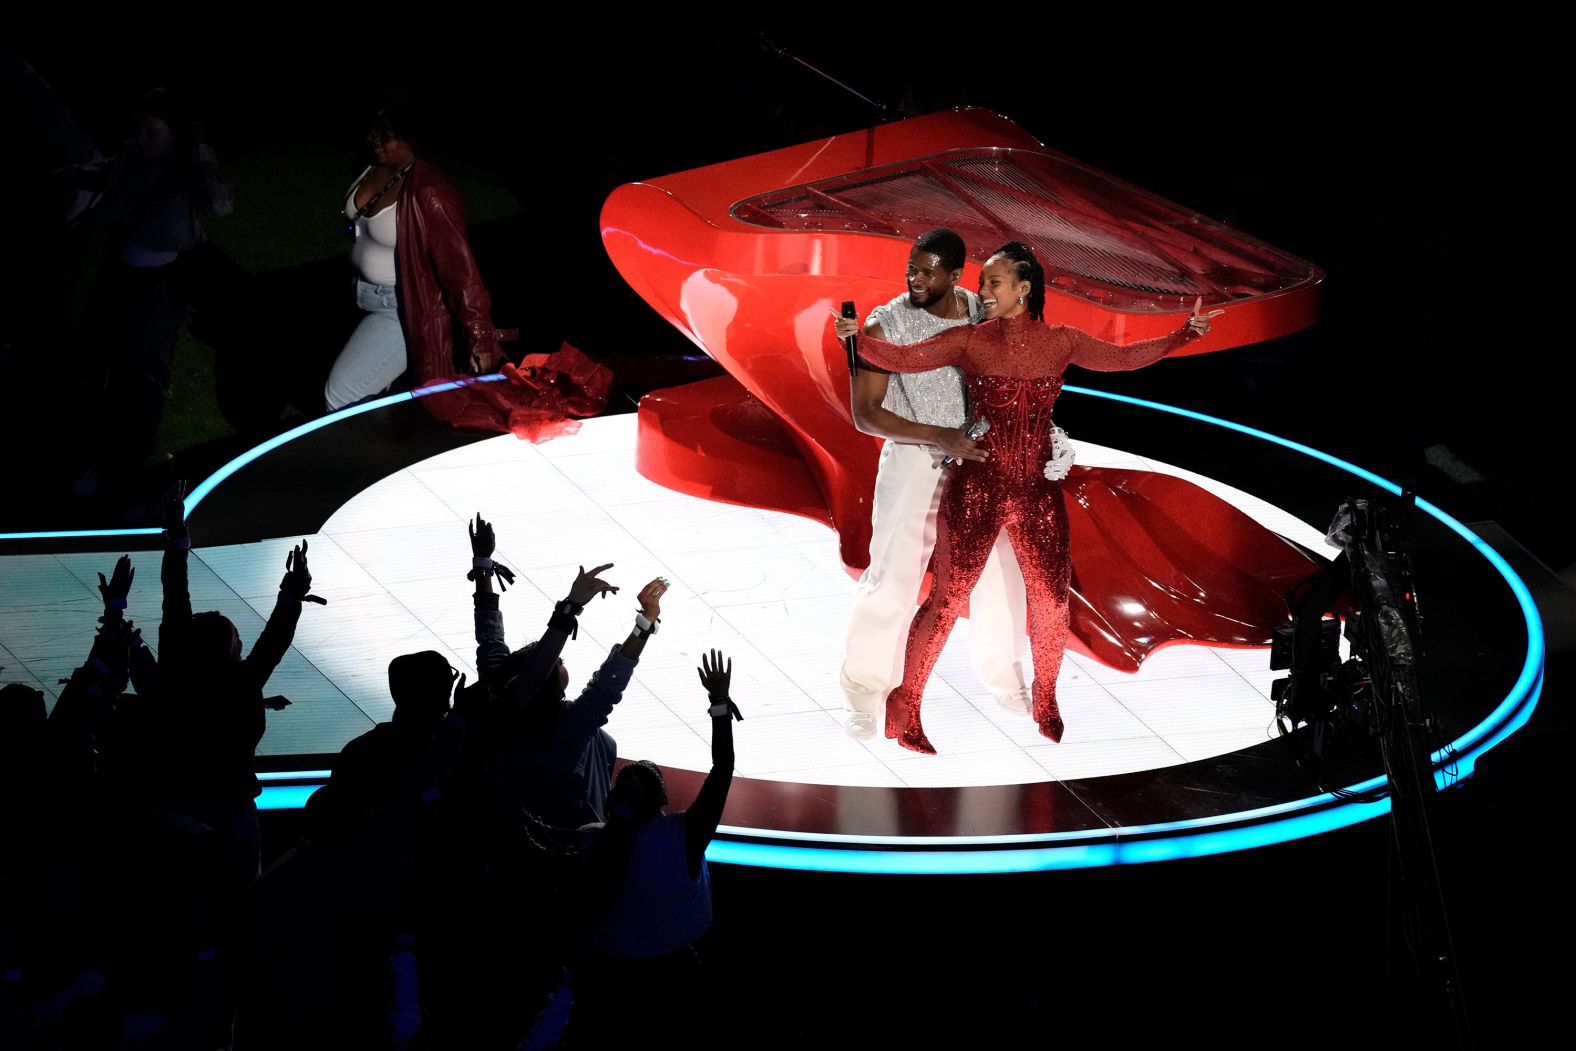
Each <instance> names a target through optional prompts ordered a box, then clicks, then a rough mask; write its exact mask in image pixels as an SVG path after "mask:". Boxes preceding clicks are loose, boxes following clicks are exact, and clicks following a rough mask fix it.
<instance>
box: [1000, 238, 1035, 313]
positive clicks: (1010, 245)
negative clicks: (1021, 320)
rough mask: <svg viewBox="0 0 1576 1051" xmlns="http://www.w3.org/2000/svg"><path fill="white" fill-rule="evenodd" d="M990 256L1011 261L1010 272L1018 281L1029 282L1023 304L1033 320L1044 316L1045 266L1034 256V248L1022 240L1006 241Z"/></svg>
mask: <svg viewBox="0 0 1576 1051" xmlns="http://www.w3.org/2000/svg"><path fill="white" fill-rule="evenodd" d="M991 254H992V256H993V257H994V256H998V255H999V256H1001V257H1002V258H1004V259H1006V260H1008V261H1009V262H1011V263H1012V273H1013V276H1014V277H1016V278H1017V279H1018V280H1019V281H1027V282H1029V299H1028V302H1026V303H1025V304H1024V306H1025V307H1026V308H1027V309H1028V311H1029V317H1030V318H1032V319H1033V320H1035V321H1041V320H1044V317H1045V268H1044V267H1043V266H1041V265H1040V261H1039V260H1038V259H1036V258H1035V257H1034V249H1032V248H1030V247H1029V246H1028V245H1026V244H1024V243H1023V242H1022V241H1008V242H1007V243H1006V244H1004V245H1002V246H1001V247H1000V248H998V249H996V251H995V252H993V253H991Z"/></svg>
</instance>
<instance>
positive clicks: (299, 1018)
mask: <svg viewBox="0 0 1576 1051" xmlns="http://www.w3.org/2000/svg"><path fill="white" fill-rule="evenodd" d="M183 495H184V493H183V487H182V486H180V485H177V486H175V487H174V488H172V490H171V491H170V493H169V494H168V496H167V497H166V502H165V530H164V536H165V544H164V554H163V565H162V570H161V579H162V584H163V593H164V602H163V611H162V620H161V622H160V624H159V629H158V640H157V646H156V647H152V646H149V645H148V644H147V642H146V641H145V640H144V639H143V638H142V633H141V630H140V629H139V628H137V627H136V626H135V625H134V622H133V618H134V616H136V615H139V614H141V612H142V611H138V610H133V609H129V608H128V606H127V599H128V595H129V594H130V592H131V585H132V581H133V579H134V576H135V573H136V568H135V567H134V566H133V564H132V560H131V559H130V558H129V557H122V558H120V560H119V561H118V562H116V564H115V565H114V567H113V568H112V570H111V571H110V574H109V576H108V577H105V576H104V575H103V574H102V573H101V574H99V591H100V592H101V594H102V595H103V600H104V605H103V613H102V616H101V617H100V618H99V628H98V631H97V634H96V636H95V638H94V640H93V643H92V648H91V651H90V652H89V653H88V654H86V656H85V660H84V661H83V663H82V665H81V666H80V667H79V668H77V670H76V671H75V672H73V673H72V675H71V676H70V678H69V679H66V680H62V687H61V690H60V694H59V699H58V700H57V701H56V703H55V705H54V707H53V709H51V710H47V711H46V704H45V698H44V695H43V693H42V692H40V691H38V690H36V689H33V688H32V687H30V686H25V685H21V684H13V685H9V686H6V687H5V688H4V690H3V693H0V777H3V778H4V781H5V784H4V789H5V792H4V804H3V810H0V813H3V827H0V836H3V840H0V843H3V846H0V857H3V859H4V860H3V861H0V881H3V882H0V890H3V893H4V896H5V909H4V912H3V920H0V964H3V966H4V969H5V979H4V988H3V997H4V999H3V1001H0V1047H18V1048H33V1047H38V1048H53V1047H73V1048H75V1047H83V1048H96V1047H104V1048H140V1047H146V1048H206V1049H212V1048H226V1047H233V1048H237V1049H248V1048H274V1047H281V1046H290V1047H292V1048H297V1049H299V1048H307V1047H319V1046H331V1047H341V1048H382V1047H390V1048H413V1047H423V1048H431V1047H454V1048H495V1047H496V1048H516V1047H555V1046H556V1047H601V1046H608V1045H609V1044H610V1043H611V1042H612V1041H614V1040H621V1039H639V1040H642V1041H645V1042H648V1043H649V1042H653V1041H655V1042H656V1043H658V1044H660V1045H663V1046H667V1045H684V1044H686V1043H687V1042H689V1041H691V1040H693V1039H694V1038H695V1034H696V1033H697V1032H698V1031H699V1030H700V1029H702V1028H703V1027H704V1020H705V1010H704V1003H705V1000H704V995H703V994H704V989H703V987H702V977H701V970H700V965H699V959H698V957H697V956H696V953H695V951H694V948H693V946H692V942H693V941H694V939H695V938H697V937H698V936H699V935H701V934H703V933H704V932H705V931H706V930H707V929H708V928H709V927H710V924H711V893H710V884H709V877H708V875H707V870H706V864H705V852H706V847H707V845H708V844H709V843H710V841H711V838H712V836H713V835H714V834H715V832H716V829H717V825H718V822H719V821H720V819H721V817H722V811H723V806H724V804H725V802H726V800H727V795H728V789H729V785H730V783H731V781H732V776H733V731H732V720H733V719H736V718H741V716H740V714H739V711H738V708H737V706H735V705H734V703H733V701H732V699H731V697H730V696H729V682H730V679H731V675H732V662H731V661H730V660H728V659H727V658H726V657H724V656H723V655H722V654H721V653H719V652H717V651H712V652H711V653H709V654H706V655H705V656H703V657H702V660H701V664H700V667H699V669H698V673H699V677H700V691H699V693H700V696H697V701H696V703H697V705H699V704H701V703H704V704H705V705H707V706H708V710H709V712H710V721H711V740H712V766H711V770H710V772H709V773H708V774H707V775H706V777H705V780H704V782H703V783H702V785H701V787H700V789H699V791H698V792H697V793H696V795H695V797H694V799H693V801H691V802H690V805H689V807H688V808H687V809H685V810H682V811H674V812H670V811H669V810H668V808H667V803H668V797H667V791H666V787H665V784H664V780H663V777H662V773H661V771H660V769H659V768H658V767H657V766H656V765H654V764H652V763H649V762H638V763H630V764H627V765H625V766H624V767H623V768H622V769H621V770H619V771H618V773H617V776H616V778H615V776H614V770H615V763H616V758H617V751H616V746H615V744H614V741H613V739H612V738H611V737H610V736H609V735H608V733H607V732H606V731H605V730H604V729H603V726H604V725H605V724H606V723H607V721H608V718H609V716H610V715H611V713H612V711H613V709H614V706H615V705H617V704H618V702H619V700H620V698H621V697H622V696H623V693H624V690H625V688H626V687H627V686H628V684H629V681H630V678H631V676H632V675H633V673H634V671H635V668H636V665H637V663H638V662H639V659H640V655H641V653H642V651H643V650H644V649H645V647H646V645H647V644H648V642H649V641H650V640H651V636H652V635H653V634H655V633H657V631H658V628H659V624H660V620H661V615H662V599H663V596H664V594H665V593H666V591H667V587H668V585H667V582H666V581H665V580H663V579H661V578H658V579H656V580H653V581H651V582H650V583H648V584H647V585H646V586H645V587H644V588H642V589H641V590H640V592H639V593H638V595H637V598H636V602H637V605H638V607H639V612H638V613H637V614H636V616H635V618H634V623H633V625H632V626H631V629H630V632H629V635H628V637H627V638H625V639H624V640H623V641H622V642H621V643H620V644H618V645H616V646H613V647H612V649H611V650H610V652H609V653H608V654H607V656H606V658H605V659H604V660H603V661H602V662H601V665H600V667H599V668H597V670H596V671H595V672H594V673H593V674H592V675H591V677H590V678H589V680H587V682H586V684H585V686H584V688H583V689H581V690H580V691H579V692H578V694H577V695H576V694H572V693H570V692H568V685H569V674H568V672H567V671H566V669H565V667H564V663H563V661H562V660H561V659H560V654H561V652H562V651H563V650H564V648H565V646H566V644H567V643H568V642H569V641H570V640H571V639H573V638H574V637H575V635H576V633H577V618H578V616H579V615H580V614H581V612H582V611H583V609H584V607H585V606H586V604H588V603H590V602H592V601H593V600H595V599H597V598H598V597H601V598H606V597H607V596H608V595H611V594H616V593H617V592H618V591H619V588H617V587H615V586H614V585H613V584H611V583H610V582H609V581H608V580H606V579H604V577H603V574H604V573H606V572H607V571H608V570H610V569H611V568H612V566H610V565H600V566H596V567H594V568H592V569H590V570H587V569H584V568H582V569H581V570H580V572H579V573H578V574H577V575H576V576H575V578H574V580H573V581H571V582H569V586H568V590H567V592H566V593H565V596H564V598H563V600H562V601H560V602H558V603H557V604H556V605H555V606H554V607H553V608H552V609H551V610H544V611H543V613H544V615H545V620H546V625H545V627H544V628H542V629H541V630H540V633H539V634H538V635H537V637H536V638H535V640H534V641H531V642H528V643H526V644H524V645H514V646H511V644H510V643H508V642H506V641H505V634H504V625H503V618H502V614H501V613H500V611H499V605H498V595H497V592H496V591H495V584H496V587H497V588H498V589H500V590H501V589H502V588H504V587H507V586H508V584H509V583H511V582H513V580H514V575H513V573H512V572H511V571H510V570H509V569H508V568H507V567H505V566H503V565H502V564H499V563H495V562H494V561H493V554H494V546H495V542H496V541H495V536H494V531H493V527H492V525H491V524H490V523H488V522H487V521H485V520H484V519H483V518H482V517H481V516H480V515H477V517H476V519H475V520H474V521H473V522H471V523H470V526H469V528H470V537H471V547H472V559H471V563H470V565H467V566H457V567H455V576H456V578H458V577H460V576H462V575H463V576H465V577H467V578H468V579H469V580H470V581H471V582H473V591H474V602H475V623H476V672H477V680H476V681H475V682H474V683H467V681H466V676H464V675H462V674H461V673H460V672H458V671H457V670H456V669H454V668H453V667H451V666H450V663H449V661H448V660H447V659H446V658H445V657H444V656H443V655H441V654H439V653H437V652H435V651H432V650H427V651H423V652H418V653H408V654H404V655H402V656H399V657H396V658H395V659H394V660H393V661H391V662H390V663H389V666H388V684H389V693H390V696H391V699H392V701H393V717H392V718H391V719H390V721H388V722H385V723H379V724H377V725H376V726H375V727H374V728H373V729H372V730H370V731H368V732H367V733H364V734H362V735H361V736H360V737H357V738H355V739H354V740H352V741H350V742H349V743H348V744H347V745H346V746H345V747H344V749H343V751H341V752H340V754H339V755H338V756H337V757H336V759H335V760H334V763H333V773H332V777H331V778H330V779H329V781H328V783H327V784H326V785H325V786H324V787H323V788H321V789H319V790H318V791H317V792H315V793H314V794H313V795H312V796H311V797H310V799H309V801H308V803H307V806H306V808H305V810H304V812H303V814H302V818H301V822H300V825H301V835H300V837H299V839H298V840H297V841H296V842H295V843H294V845H293V846H291V847H290V849H288V850H287V851H286V852H285V853H284V854H283V855H282V856H281V857H279V858H278V859H277V860H273V861H272V862H271V863H270V864H269V865H268V867H267V868H266V869H263V868H261V860H262V848H261V837H260V834H259V828H258V819H257V807H256V799H257V797H258V795H259V794H260V790H261V789H260V784H259V781H258V778H257V775H256V772H255V764H254V756H255V753H256V749H257V746H258V743H259V741H260V740H261V738H262V736H263V732H264V729H265V721H266V719H267V713H268V711H269V710H274V711H280V710H282V709H284V708H285V707H286V706H287V705H289V703H290V702H289V701H288V700H286V699H285V698H283V697H278V696H269V695H268V682H269V678H270V676H271V675H272V673H273V672H274V670H275V668H276V667H277V666H278V665H279V663H280V661H281V659H282V658H283V657H284V656H285V653H286V651H287V650H288V649H289V647H290V644H291V641H292V639H293V637H294V634H295V630H296V625H297V622H298V621H299V620H300V618H301V616H302V609H303V606H304V605H306V604H313V603H316V604H324V605H326V603H325V600H324V599H323V598H320V597H319V596H317V595H315V594H313V593H312V586H313V579H312V573H311V570H310V568H309V563H308V544H307V542H306V541H302V543H301V544H299V545H298V546H296V547H295V548H294V549H293V550H292V551H291V552H290V554H289V556H288V557H287V558H286V560H285V565H284V570H285V572H284V576H283V579H282V580H281V581H280V585H279V593H278V597H277V600H276V601H275V604H274V607H273V611H272V613H271V614H270V615H269V617H268V621H267V624H266V626H265V627H264V628H263V630H262V633H261V634H260V635H259V637H258V638H257V641H256V642H255V644H253V646H252V648H251V651H250V652H249V653H243V652H242V646H241V639H240V636H239V634H238V633H237V631H236V628H235V625H234V624H233V623H232V622H231V621H230V620H229V618H227V617H225V616H223V615H222V614H220V613H217V612H197V613H194V612H193V610H192V603H191V599H190V597H189V593H188V587H187V560H188V556H189V553H190V549H191V539H190V536H189V535H188V533H187V530H186V527H185V523H184V521H183V517H182V516H183V503H182V497H183ZM456 586H457V587H458V586H460V585H459V583H458V580H457V581H456ZM542 586H543V588H544V589H546V588H548V587H550V586H551V585H550V584H549V583H548V582H542ZM325 590H328V591H329V592H330V593H331V589H325ZM333 615H334V614H333V607H332V606H328V607H327V608H326V609H324V610H322V611H317V612H312V613H309V614H308V616H312V617H332V616H333ZM155 648H156V652H155ZM0 674H3V673H0ZM571 697H572V698H573V699H572V700H571V699H570V698H571ZM306 714H307V712H306V709H302V710H301V712H300V713H295V712H291V713H287V714H284V715H282V716H276V718H284V719H290V718H300V717H302V716H304V715H306Z"/></svg>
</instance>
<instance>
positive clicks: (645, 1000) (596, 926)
mask: <svg viewBox="0 0 1576 1051" xmlns="http://www.w3.org/2000/svg"><path fill="white" fill-rule="evenodd" d="M698 671H699V674H700V680H701V684H702V686H704V687H705V690H706V694H707V697H708V699H709V701H710V705H711V707H710V712H711V771H710V772H709V773H708V774H707V775H706V780H705V781H704V782H703V783H702V784H701V787H700V791H699V792H697V793H696V795H695V801H694V803H692V804H691V805H690V808H689V809H688V810H685V811H681V812H679V813H668V812H666V811H664V809H663V808H664V807H665V806H666V805H667V802H668V794H667V786H666V784H665V783H664V781H663V777H662V771H661V770H660V769H659V768H658V767H657V766H656V764H654V763H651V762H644V761H643V762H638V763H631V764H629V765H628V766H625V767H624V768H623V769H622V770H620V771H619V775H618V782H617V783H616V784H615V785H614V787H613V792H612V795H611V796H609V798H608V820H607V822H606V824H603V825H600V826H595V825H593V826H590V827H589V828H588V829H587V832H588V834H589V836H590V842H591V844H592V845H591V847H590V862H589V865H588V877H587V884H588V886H589V887H590V891H589V894H590V895H591V896H592V897H591V907H590V909H589V910H588V918H590V917H591V916H594V917H596V918H595V920H594V922H593V923H592V926H591V928H590V933H589V937H588V944H587V952H586V954H585V957H584V959H583V961H582V963H581V965H580V967H579V969H578V973H577V983H576V999H575V1006H574V1013H573V1015H572V1020H571V1023H570V1031H571V1035H572V1037H573V1039H574V1040H575V1041H576V1046H580V1044H581V1043H584V1044H585V1045H586V1046H591V1047H606V1046H613V1042H614V1041H625V1040H637V1039H638V1040H642V1041H648V1042H649V1041H655V1042H656V1043H659V1044H662V1045H664V1046H670V1045H683V1044H684V1043H687V1042H689V1041H691V1040H693V1038H694V1036H695V1032H694V1029H695V1026H696V1024H697V1021H698V1019H700V1018H701V1017H702V1016H703V1015H704V1010H703V1003H702V994H703V990H702V987H701V975H700V958H699V957H698V956H697V955H696V952H695V948H694V945H693V942H694V941H695V939H696V938H698V937H700V936H701V935H702V934H705V933H706V931H707V930H709V929H710V928H711V880H710V876H709V875H708V873H707V871H706V848H707V846H709V845H710V843H711V839H712V836H714V835H715V834H716V832H717V825H718V824H719V823H720V822H721V820H722V811H723V807H724V806H725V805H726V803H727V801H728V789H729V787H730V786H731V785H732V783H733V723H732V721H731V720H732V719H738V718H743V717H742V716H741V715H740V714H739V709H738V706H737V705H735V704H734V703H733V700H732V698H731V697H730V696H729V684H730V682H731V680H732V677H733V662H732V661H731V660H727V661H725V660H724V658H723V656H722V654H721V653H720V652H718V651H717V650H712V651H711V654H710V655H709V656H703V657H702V658H701V666H700V668H699V669H698Z"/></svg>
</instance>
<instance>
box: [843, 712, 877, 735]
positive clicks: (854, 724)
mask: <svg viewBox="0 0 1576 1051" xmlns="http://www.w3.org/2000/svg"><path fill="white" fill-rule="evenodd" d="M844 729H845V730H847V731H848V736H849V737H856V738H858V739H859V740H861V741H866V740H869V739H870V738H872V737H874V736H875V735H876V717H875V716H874V715H871V714H870V713H869V712H849V713H848V725H847V726H845V727H844Z"/></svg>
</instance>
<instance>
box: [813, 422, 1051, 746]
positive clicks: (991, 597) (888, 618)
mask: <svg viewBox="0 0 1576 1051" xmlns="http://www.w3.org/2000/svg"><path fill="white" fill-rule="evenodd" d="M940 459H941V454H940V453H937V452H933V451H932V450H931V447H930V446H926V445H906V444H902V443H899V442H891V441H889V442H887V443H886V445H885V446H884V447H883V448H882V450H881V463H880V466H879V467H878V469H877V470H876V491H875V497H874V500H873V501H872V507H871V529H870V568H869V569H866V570H865V572H864V575H863V576H861V577H860V578H859V587H858V589H857V590H856V591H855V592H854V608H853V612H852V613H851V614H850V615H849V618H848V642H847V645H846V647H845V650H844V653H845V656H844V658H843V672H842V683H843V692H844V694H845V695H846V696H847V699H848V710H849V711H850V712H868V713H870V714H871V715H874V716H876V718H877V719H878V720H879V719H880V718H881V717H882V716H883V715H884V714H885V711H886V696H887V694H888V693H890V692H891V691H892V690H893V689H895V688H896V687H897V685H898V684H899V683H901V682H902V681H903V650H904V648H905V646H906V645H907V644H908V628H909V624H910V622H912V621H913V619H914V613H915V611H916V610H918V609H919V588H920V584H921V583H922V582H923V581H924V578H925V570H926V569H928V568H929V567H930V555H931V552H932V551H933V550H934V549H935V546H936V512H937V509H938V508H939V507H940V506H941V481H942V478H943V477H944V473H943V472H944V470H945V469H944V468H943V469H938V468H937V467H936V464H937V462H938V461H939V460H940ZM1028 634H1029V629H1028V599H1027V598H1026V597H1025V593H1024V587H1023V573H1022V572H1021V571H1020V570H1019V569H1018V560H1017V559H1016V558H1015V557H1014V556H1013V553H1012V545H1011V544H1009V543H1008V542H1007V534H1006V531H1005V530H1003V531H1002V533H1001V535H1000V536H998V537H997V538H996V544H995V547H994V548H993V549H992V550H991V554H990V558H989V560H987V561H986V563H985V572H984V573H983V574H982V575H981V576H980V580H979V583H978V584H976V585H975V586H974V593H973V595H972V596H971V597H970V600H969V656H970V658H971V660H972V663H973V665H974V674H975V675H977V676H979V679H980V681H981V682H982V683H984V684H985V685H986V686H987V687H989V688H990V691H991V692H992V693H993V694H995V695H996V696H997V697H1003V696H1007V695H1010V694H1013V693H1016V692H1017V691H1019V690H1022V689H1023V688H1024V687H1025V685H1026V684H1025V682H1024V679H1023V659H1024V657H1025V656H1026V655H1027V653H1028V648H1029V643H1028Z"/></svg>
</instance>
